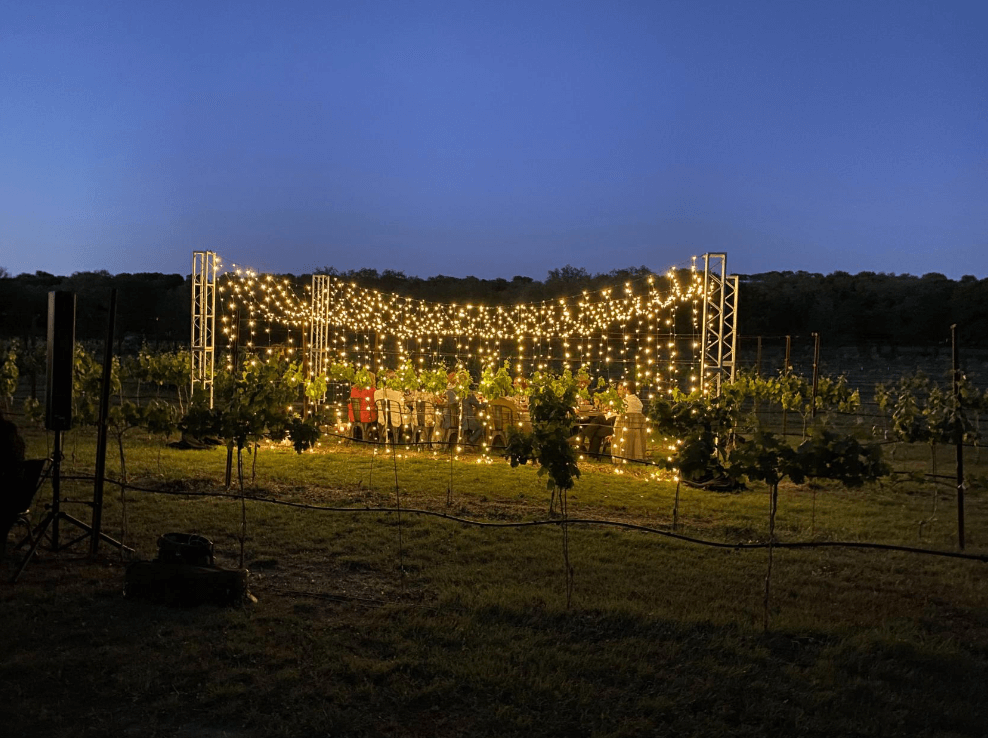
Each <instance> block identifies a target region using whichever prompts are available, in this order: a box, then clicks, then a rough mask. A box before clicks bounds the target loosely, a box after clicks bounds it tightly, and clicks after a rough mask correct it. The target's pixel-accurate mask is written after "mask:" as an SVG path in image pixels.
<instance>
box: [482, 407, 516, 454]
mask: <svg viewBox="0 0 988 738" xmlns="http://www.w3.org/2000/svg"><path fill="white" fill-rule="evenodd" d="M518 418H519V414H518V408H517V406H516V405H515V403H514V402H512V401H511V400H509V399H507V398H504V397H501V398H498V399H497V400H491V401H490V402H489V403H487V445H488V447H489V448H491V449H495V448H505V447H506V446H507V445H508V431H509V430H510V429H511V428H515V429H517V430H520V429H519V428H518Z"/></svg>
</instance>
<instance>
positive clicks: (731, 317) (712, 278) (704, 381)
mask: <svg viewBox="0 0 988 738" xmlns="http://www.w3.org/2000/svg"><path fill="white" fill-rule="evenodd" d="M737 318H738V278H737V276H736V275H732V276H728V274H727V254H704V255H703V320H702V328H701V336H702V338H701V343H700V386H701V387H702V388H703V393H704V394H712V395H713V396H714V397H718V396H720V388H721V384H722V383H723V382H724V381H728V382H730V381H733V380H734V373H735V368H736V365H735V355H736V353H737V345H738V333H737Z"/></svg>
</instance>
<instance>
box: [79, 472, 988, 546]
mask: <svg viewBox="0 0 988 738" xmlns="http://www.w3.org/2000/svg"><path fill="white" fill-rule="evenodd" d="M62 479H64V480H74V481H86V482H92V481H94V480H95V477H93V476H89V475H63V476H62ZM106 481H107V482H110V483H111V484H114V485H116V486H118V487H121V488H124V489H127V490H132V491H135V492H141V493H144V494H161V495H170V496H173V497H186V498H188V497H199V498H216V499H230V500H236V501H237V502H240V501H241V500H242V499H246V500H247V501H248V502H252V503H254V502H257V503H262V504H268V505H275V506H281V507H288V508H294V509H299V510H310V511H315V512H325V513H344V514H357V515H359V514H368V513H370V514H378V515H380V514H394V515H402V514H405V515H416V516H421V517H429V518H436V519H440V520H443V521H446V522H451V523H461V524H463V525H468V526H472V527H476V528H492V529H510V528H514V529H518V528H534V527H542V526H555V527H559V526H562V525H582V526H588V527H591V526H592V527H611V528H620V529H624V530H631V531H638V532H641V533H647V534H651V535H657V536H661V537H664V538H669V539H672V540H676V541H681V542H683V543H690V544H694V545H698V546H707V547H710V548H719V549H727V550H732V551H757V550H763V549H767V548H769V547H772V548H782V549H814V548H849V549H859V550H871V551H897V552H901V553H911V554H919V555H924V556H939V557H944V558H953V559H962V560H967V561H980V562H982V563H988V554H973V553H962V552H959V551H944V550H939V549H930V548H922V547H918V546H905V545H899V544H889V543H879V542H874V541H788V542H787V541H775V542H772V541H756V542H751V541H748V542H742V541H739V542H734V543H732V542H727V541H716V540H711V539H707V538H698V537H696V536H687V535H684V534H682V533H676V532H674V531H669V530H663V529H661V528H656V527H654V526H648V525H641V524H638V523H629V522H627V521H623V520H611V519H607V518H568V519H560V518H545V519H536V520H519V521H490V520H479V519H476V518H468V517H464V516H462V515H451V514H450V513H447V512H443V511H439V510H426V509H422V508H412V507H370V506H364V507H352V506H335V505H315V504H312V503H306V502H293V501H291V500H279V499H277V498H273V497H259V496H256V495H240V494H238V493H235V492H196V491H190V490H170V489H162V488H155V487H143V486H138V485H135V484H132V483H129V482H123V481H121V480H119V479H113V478H111V477H107V478H106Z"/></svg>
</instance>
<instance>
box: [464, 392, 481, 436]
mask: <svg viewBox="0 0 988 738" xmlns="http://www.w3.org/2000/svg"><path fill="white" fill-rule="evenodd" d="M483 409H484V405H482V404H481V403H480V401H479V400H478V399H477V396H476V395H475V394H474V393H473V392H468V393H467V396H466V399H465V400H463V407H462V411H461V415H462V420H461V423H462V425H461V428H462V430H463V433H464V435H465V437H466V442H467V443H469V444H470V445H471V446H476V445H477V444H478V443H479V442H480V439H481V438H483V437H484V424H483V422H482V421H481V420H480V412H481V411H482V410H483Z"/></svg>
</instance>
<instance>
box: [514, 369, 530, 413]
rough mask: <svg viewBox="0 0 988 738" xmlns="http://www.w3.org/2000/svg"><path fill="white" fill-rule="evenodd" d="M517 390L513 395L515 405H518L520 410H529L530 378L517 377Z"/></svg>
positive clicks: (515, 385) (515, 384)
mask: <svg viewBox="0 0 988 738" xmlns="http://www.w3.org/2000/svg"><path fill="white" fill-rule="evenodd" d="M513 384H514V388H515V392H514V394H513V395H512V396H511V399H512V400H513V401H514V403H515V405H517V406H518V409H519V410H525V411H527V410H528V380H526V379H525V378H524V377H515V381H514V382H513Z"/></svg>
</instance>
